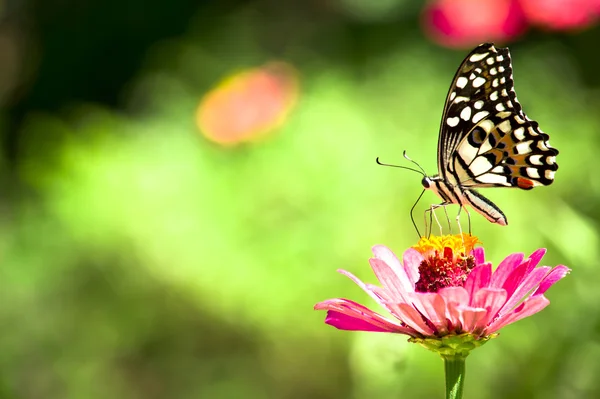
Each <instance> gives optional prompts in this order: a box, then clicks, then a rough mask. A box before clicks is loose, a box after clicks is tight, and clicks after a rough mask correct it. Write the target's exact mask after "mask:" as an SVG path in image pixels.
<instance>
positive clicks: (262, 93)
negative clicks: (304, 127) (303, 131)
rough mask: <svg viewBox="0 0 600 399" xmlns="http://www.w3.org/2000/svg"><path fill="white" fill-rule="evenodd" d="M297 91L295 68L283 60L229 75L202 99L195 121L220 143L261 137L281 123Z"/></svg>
mask: <svg viewBox="0 0 600 399" xmlns="http://www.w3.org/2000/svg"><path fill="white" fill-rule="evenodd" d="M297 94H298V75H297V73H296V70H295V69H294V68H293V67H292V66H291V65H289V64H287V63H283V62H271V63H268V64H266V65H264V66H262V67H260V68H255V69H250V70H245V71H242V72H239V73H236V74H234V75H233V76H230V77H229V78H227V79H225V80H224V81H223V82H221V83H220V84H218V85H217V87H215V88H214V89H213V90H211V91H209V92H208V93H207V94H206V95H205V96H204V98H203V99H202V100H201V102H200V104H199V106H198V109H197V112H196V123H197V126H198V128H199V129H200V131H201V132H202V134H203V135H204V136H205V137H206V138H208V139H209V140H211V141H213V142H215V143H218V144H221V145H235V144H239V143H242V142H247V141H253V140H256V139H260V138H262V137H264V136H266V135H267V134H269V133H270V132H272V131H274V130H275V129H276V128H278V127H280V126H281V125H282V124H283V123H284V122H285V120H286V119H287V116H288V115H289V113H290V111H291V110H292V108H293V106H294V104H295V103H296V99H297Z"/></svg>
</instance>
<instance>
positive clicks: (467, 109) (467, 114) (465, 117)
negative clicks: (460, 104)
mask: <svg viewBox="0 0 600 399" xmlns="http://www.w3.org/2000/svg"><path fill="white" fill-rule="evenodd" d="M460 117H461V118H462V120H464V121H468V120H469V118H470V117H471V107H464V108H463V110H462V111H461V112H460Z"/></svg>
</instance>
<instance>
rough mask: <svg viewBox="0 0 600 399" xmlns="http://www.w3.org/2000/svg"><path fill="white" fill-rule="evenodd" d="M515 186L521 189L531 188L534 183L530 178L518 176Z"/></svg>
mask: <svg viewBox="0 0 600 399" xmlns="http://www.w3.org/2000/svg"><path fill="white" fill-rule="evenodd" d="M517 186H519V188H522V189H523V190H531V189H532V188H533V186H534V183H533V181H532V180H529V179H525V178H522V177H519V178H517Z"/></svg>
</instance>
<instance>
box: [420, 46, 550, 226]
mask: <svg viewBox="0 0 600 399" xmlns="http://www.w3.org/2000/svg"><path fill="white" fill-rule="evenodd" d="M548 139H549V138H548V135H547V134H546V133H544V132H543V131H542V130H541V129H540V128H539V126H538V123H537V122H536V121H534V120H531V119H529V118H528V117H527V115H525V112H523V109H522V107H521V104H519V102H518V101H517V96H516V93H515V90H514V87H513V73H512V65H511V59H510V53H509V51H508V49H507V48H501V49H497V48H495V47H494V45H493V44H491V43H485V44H482V45H480V46H478V47H477V48H475V49H474V50H473V51H472V52H471V53H470V54H469V55H467V57H466V58H465V59H464V61H463V62H462V64H461V65H460V67H459V68H458V71H457V72H456V75H455V76H454V79H453V81H452V85H451V86H450V90H449V92H448V96H447V98H446V103H445V106H444V112H443V116H442V123H441V127H440V135H439V141H438V171H439V175H438V176H434V177H431V178H427V179H428V180H427V182H426V181H425V179H424V183H423V184H424V186H425V188H430V189H433V190H434V191H435V192H436V193H437V194H438V195H439V196H440V197H441V198H442V199H443V200H444V203H446V204H449V203H455V204H460V205H461V206H462V205H471V206H472V207H473V208H474V209H475V210H477V211H478V212H479V213H481V214H482V215H484V216H485V217H486V218H487V219H488V220H490V221H492V222H494V223H499V224H506V217H504V214H503V213H502V211H500V209H499V208H498V207H497V206H496V205H494V204H493V203H492V202H490V201H489V200H487V199H486V198H484V197H483V196H481V194H479V193H477V192H476V191H475V190H474V189H476V188H481V187H518V188H521V189H525V190H529V189H531V188H533V187H536V186H547V185H549V184H552V182H553V181H554V173H555V172H556V170H557V169H558V165H557V164H556V155H557V154H558V150H556V149H554V148H552V147H550V144H549V142H548ZM425 183H427V184H425Z"/></svg>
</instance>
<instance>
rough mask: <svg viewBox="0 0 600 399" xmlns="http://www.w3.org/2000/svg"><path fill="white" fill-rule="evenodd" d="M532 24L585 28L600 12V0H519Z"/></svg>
mask: <svg viewBox="0 0 600 399" xmlns="http://www.w3.org/2000/svg"><path fill="white" fill-rule="evenodd" d="M519 2H520V4H521V7H522V8H523V12H524V13H525V16H526V17H527V19H528V20H529V22H531V23H532V24H536V25H540V26H544V27H547V28H550V29H557V30H563V29H577V28H585V27H587V26H589V25H591V24H592V23H594V22H596V21H597V19H598V16H599V14H600V1H599V0H519Z"/></svg>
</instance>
